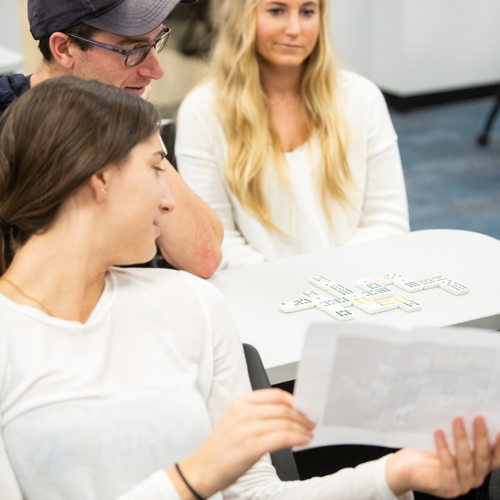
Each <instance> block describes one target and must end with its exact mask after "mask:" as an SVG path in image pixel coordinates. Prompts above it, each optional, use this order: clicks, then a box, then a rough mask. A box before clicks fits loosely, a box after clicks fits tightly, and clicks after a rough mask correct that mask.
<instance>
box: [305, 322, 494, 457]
mask: <svg viewBox="0 0 500 500" xmlns="http://www.w3.org/2000/svg"><path fill="white" fill-rule="evenodd" d="M295 406H296V407H297V408H298V409H299V410H301V411H302V412H303V413H305V414H306V415H307V416H308V417H309V418H310V419H311V420H313V421H314V422H316V429H315V436H314V438H313V440H312V441H311V443H310V444H309V445H308V446H307V448H312V447H316V446H324V445H330V444H370V445H378V446H387V447H391V448H402V447H409V448H420V449H424V450H429V451H434V450H435V445H434V436H433V434H434V431H436V430H437V429H442V430H443V431H444V432H445V434H446V437H447V439H448V443H449V444H450V446H452V439H451V424H452V420H453V418H455V417H458V416H461V417H463V418H464V421H465V424H466V429H467V431H468V433H469V435H470V436H471V435H472V420H473V419H474V417H475V416H477V415H482V416H484V417H485V419H486V423H487V425H488V429H489V433H490V439H491V441H492V442H493V441H494V439H495V437H496V434H497V433H498V432H499V431H500V335H499V334H497V333H489V332H487V331H485V330H479V329H472V328H435V329H418V330H414V331H411V332H403V331H398V330H394V329H390V328H387V327H380V326H369V325H332V324H315V325H311V327H310V328H309V330H308V331H307V334H306V340H305V344H304V351H303V355H302V359H301V361H300V363H299V367H298V372H297V381H296V384H295Z"/></svg>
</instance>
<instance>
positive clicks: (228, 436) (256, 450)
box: [167, 389, 314, 498]
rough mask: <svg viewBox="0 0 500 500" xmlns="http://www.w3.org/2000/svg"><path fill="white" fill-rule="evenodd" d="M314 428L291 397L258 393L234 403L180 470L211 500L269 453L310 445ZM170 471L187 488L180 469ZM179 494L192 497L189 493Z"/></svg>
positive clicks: (268, 391) (176, 482) (273, 391)
mask: <svg viewBox="0 0 500 500" xmlns="http://www.w3.org/2000/svg"><path fill="white" fill-rule="evenodd" d="M313 428H314V423H313V422H311V421H310V420H308V419H307V418H306V417H305V416H304V415H303V414H302V413H301V412H299V411H298V410H296V409H295V408H294V407H293V396H292V395H291V394H288V393H287V392H284V391H281V390H279V389H264V390H260V391H254V392H252V393H250V394H247V395H245V396H240V397H238V398H236V399H234V400H233V401H232V402H231V404H230V405H229V407H228V408H227V410H226V411H225V412H224V413H223V415H222V417H221V418H220V420H219V422H218V423H217V425H216V426H215V427H214V429H213V431H212V433H211V434H210V436H209V438H208V439H207V440H206V441H205V443H204V444H203V445H202V446H201V447H200V448H199V449H198V450H197V451H196V452H195V453H193V454H192V455H191V456H189V457H188V458H186V459H185V460H183V461H182V462H181V463H180V464H179V466H180V468H181V470H182V473H183V474H184V476H185V477H186V479H187V481H188V482H189V484H190V485H191V486H192V487H193V489H194V490H195V491H196V492H197V493H198V494H200V495H201V496H203V497H204V498H208V497H209V496H211V495H213V494H214V493H215V492H217V491H220V490H223V489H225V488H227V487H228V486H229V485H231V484H232V483H234V481H236V479H238V478H239V477H240V476H241V475H242V474H243V473H245V472H246V471H247V470H248V469H249V468H250V467H251V466H252V465H254V464H255V463H256V462H257V461H258V460H259V459H260V458H261V457H262V455H264V454H265V453H267V452H271V451H275V450H278V449H280V448H287V447H291V446H298V445H305V444H307V443H308V442H309V441H310V440H311V438H312V433H311V432H312V429H313ZM167 473H168V475H169V477H170V478H171V479H172V481H173V482H174V485H175V486H176V487H177V486H178V485H179V486H180V489H182V484H180V483H179V478H178V474H177V473H176V471H175V470H174V469H169V470H168V471H167ZM177 489H178V491H179V488H178V487H177ZM179 493H180V494H181V497H182V498H192V496H190V494H189V492H187V493H186V496H183V495H182V491H179Z"/></svg>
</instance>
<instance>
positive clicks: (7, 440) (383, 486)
mask: <svg viewBox="0 0 500 500" xmlns="http://www.w3.org/2000/svg"><path fill="white" fill-rule="evenodd" d="M249 390H250V385H249V381H248V375H247V371H246V365H245V361H244V357H243V351H242V348H241V343H240V340H239V339H238V335H237V333H236V331H235V327H234V323H233V321H232V319H231V317H230V314H229V313H228V311H227V309H226V306H225V303H224V300H223V299H222V296H221V294H220V292H219V291H218V290H217V289H216V288H215V287H214V286H213V285H211V284H209V283H207V282H205V281H203V280H201V279H199V278H196V277H194V276H192V275H189V274H187V273H184V272H179V271H167V270H159V269H111V270H110V272H109V273H108V275H107V278H106V286H105V289H104V292H103V294H102V296H101V298H100V300H99V302H98V304H97V306H96V308H95V309H94V311H93V312H92V314H91V316H90V318H89V319H88V321H87V322H86V323H85V324H80V323H78V322H74V321H66V320H62V319H59V318H54V317H50V316H48V315H46V314H45V313H44V312H42V311H40V310H38V309H34V308H31V307H29V306H25V305H19V304H16V303H14V302H12V301H11V300H9V299H8V298H6V297H5V296H3V295H1V294H0V431H1V432H0V498H1V499H2V500H21V499H24V500H111V499H117V498H119V499H120V500H179V495H178V493H177V491H176V490H175V488H174V486H173V485H172V483H171V482H170V479H169V477H168V476H167V474H166V473H165V469H167V468H170V467H172V466H173V464H174V463H175V462H177V461H181V460H182V459H184V458H185V457H187V456H188V455H189V454H190V453H192V452H194V451H195V450H196V449H197V448H198V447H199V446H200V445H201V444H202V443H203V442H204V441H205V439H206V438H207V436H208V435H209V433H210V432H211V429H212V427H213V425H214V424H215V422H217V420H218V419H219V417H220V415H221V413H222V412H223V411H224V409H225V408H226V406H227V405H228V403H229V402H230V401H231V400H232V399H233V398H234V397H235V396H236V395H239V394H242V393H245V392H248V391H249ZM212 498H213V499H217V500H221V499H222V498H223V499H224V500H250V499H252V500H257V499H259V500H271V499H272V500H281V499H283V500H304V499H315V500H326V499H339V500H350V499H351V500H361V499H366V500H393V499H394V498H395V497H394V495H393V494H392V493H391V491H390V490H389V488H388V486H387V483H386V480H385V459H381V460H378V461H376V462H370V463H367V464H363V465H361V466H359V467H357V468H356V469H345V470H343V471H341V472H339V473H337V474H334V475H332V476H328V477H325V478H316V479H313V480H309V481H303V482H287V483H283V482H281V481H280V480H279V479H278V477H277V476H276V474H275V471H274V469H273V467H272V466H271V464H270V462H269V459H268V457H267V456H266V457H264V458H262V459H261V460H260V461H259V462H258V463H257V464H256V465H255V466H254V467H253V468H252V469H251V470H250V471H248V472H247V473H246V474H245V475H244V476H243V477H242V478H241V479H240V480H239V481H238V482H237V483H236V484H235V485H233V486H232V487H230V488H229V489H228V490H226V491H224V492H223V493H218V494H216V495H214V496H213V497H212ZM409 498H411V495H409Z"/></svg>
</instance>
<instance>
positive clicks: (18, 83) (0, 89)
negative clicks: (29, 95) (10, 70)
mask: <svg viewBox="0 0 500 500" xmlns="http://www.w3.org/2000/svg"><path fill="white" fill-rule="evenodd" d="M29 88H30V77H29V76H24V75H5V76H3V77H2V78H0V117H1V116H2V114H3V112H4V111H5V110H6V109H7V108H8V107H9V106H10V105H11V104H12V102H13V101H14V99H16V97H19V96H20V95H21V94H24V93H25V92H26V91H27V90H28V89H29Z"/></svg>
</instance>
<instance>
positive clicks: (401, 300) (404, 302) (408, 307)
mask: <svg viewBox="0 0 500 500" xmlns="http://www.w3.org/2000/svg"><path fill="white" fill-rule="evenodd" d="M394 300H395V301H396V302H397V303H398V307H399V308H400V309H403V311H406V312H414V311H420V309H422V304H420V303H419V302H417V301H415V300H412V299H409V298H408V297H404V296H403V295H401V296H400V297H394Z"/></svg>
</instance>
